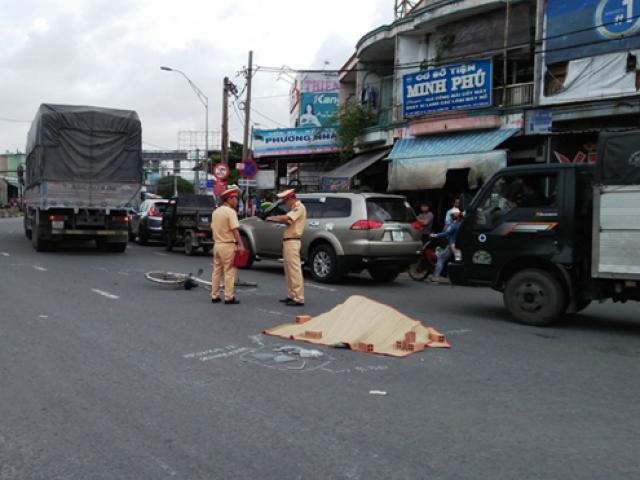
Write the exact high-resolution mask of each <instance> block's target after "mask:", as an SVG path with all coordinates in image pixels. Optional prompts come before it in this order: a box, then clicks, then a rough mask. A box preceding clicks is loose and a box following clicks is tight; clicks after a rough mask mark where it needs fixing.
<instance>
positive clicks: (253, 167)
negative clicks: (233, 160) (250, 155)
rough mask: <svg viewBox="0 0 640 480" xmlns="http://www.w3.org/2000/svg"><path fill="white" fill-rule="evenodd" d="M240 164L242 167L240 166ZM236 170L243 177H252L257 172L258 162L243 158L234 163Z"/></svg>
mask: <svg viewBox="0 0 640 480" xmlns="http://www.w3.org/2000/svg"><path fill="white" fill-rule="evenodd" d="M240 165H242V167H240ZM236 168H237V169H238V172H239V173H240V175H241V176H242V177H243V178H253V177H255V176H256V175H257V174H258V170H259V168H258V164H257V163H256V162H254V161H253V160H244V161H243V162H242V163H239V164H238V165H236Z"/></svg>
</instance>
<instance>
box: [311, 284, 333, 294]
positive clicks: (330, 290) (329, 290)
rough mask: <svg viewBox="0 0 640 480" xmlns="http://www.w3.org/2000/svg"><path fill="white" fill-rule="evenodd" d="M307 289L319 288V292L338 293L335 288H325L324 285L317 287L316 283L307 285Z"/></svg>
mask: <svg viewBox="0 0 640 480" xmlns="http://www.w3.org/2000/svg"><path fill="white" fill-rule="evenodd" d="M304 286H305V287H311V288H317V289H318V290H324V291H325V292H337V291H338V290H336V289H335V288H331V287H325V286H323V285H316V284H315V283H305V284H304Z"/></svg>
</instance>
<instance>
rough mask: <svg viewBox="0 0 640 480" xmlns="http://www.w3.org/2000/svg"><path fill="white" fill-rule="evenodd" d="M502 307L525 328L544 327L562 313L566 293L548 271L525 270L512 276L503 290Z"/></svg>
mask: <svg viewBox="0 0 640 480" xmlns="http://www.w3.org/2000/svg"><path fill="white" fill-rule="evenodd" d="M503 298H504V305H505V307H506V308H507V310H509V313H511V315H513V317H515V319H516V320H517V321H518V322H520V323H524V324H525V325H533V326H536V327H543V326H546V325H551V324H552V323H554V322H555V321H557V320H558V319H559V318H560V316H561V315H562V314H563V313H564V310H565V306H566V294H565V292H564V290H563V288H562V285H560V282H558V280H556V278H555V277H554V276H553V275H551V274H550V273H548V272H545V271H544V270H539V269H533V268H532V269H527V270H523V271H521V272H518V273H516V274H515V275H513V276H512V277H511V278H510V279H509V280H508V281H507V286H506V288H505V290H504V295H503Z"/></svg>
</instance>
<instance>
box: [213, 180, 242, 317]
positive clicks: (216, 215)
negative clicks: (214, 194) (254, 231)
mask: <svg viewBox="0 0 640 480" xmlns="http://www.w3.org/2000/svg"><path fill="white" fill-rule="evenodd" d="M238 195H239V190H238V189H237V188H229V189H227V190H225V191H224V192H223V193H222V195H221V196H220V197H221V198H222V202H223V203H222V205H221V206H219V207H218V208H216V209H215V210H214V212H213V214H212V216H211V230H212V231H213V241H214V243H215V245H214V246H213V275H212V276H211V302H212V303H218V302H220V301H221V299H220V280H222V277H223V276H224V303H225V305H237V304H238V303H240V301H239V300H237V299H236V297H235V296H234V289H235V283H236V268H235V267H234V266H233V259H234V257H235V254H236V249H238V248H239V249H240V250H244V249H245V247H244V244H243V243H242V239H241V238H240V232H239V228H240V223H238V215H237V214H236V208H238Z"/></svg>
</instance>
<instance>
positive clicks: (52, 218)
mask: <svg viewBox="0 0 640 480" xmlns="http://www.w3.org/2000/svg"><path fill="white" fill-rule="evenodd" d="M49 221H50V222H64V221H65V217H64V215H49Z"/></svg>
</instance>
